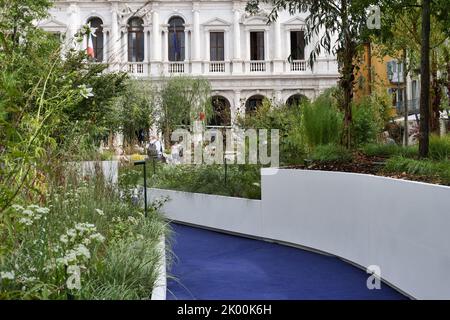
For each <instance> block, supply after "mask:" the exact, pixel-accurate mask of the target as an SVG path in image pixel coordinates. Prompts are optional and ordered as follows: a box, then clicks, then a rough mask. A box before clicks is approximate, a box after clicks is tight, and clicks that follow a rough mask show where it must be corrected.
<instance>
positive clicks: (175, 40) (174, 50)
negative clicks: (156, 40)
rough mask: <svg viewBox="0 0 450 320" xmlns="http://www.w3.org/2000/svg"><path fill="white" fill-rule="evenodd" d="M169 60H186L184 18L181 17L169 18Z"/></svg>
mask: <svg viewBox="0 0 450 320" xmlns="http://www.w3.org/2000/svg"><path fill="white" fill-rule="evenodd" d="M168 41H169V43H168V47H169V61H184V58H185V37H184V20H183V19H182V18H180V17H172V18H170V20H169V38H168Z"/></svg>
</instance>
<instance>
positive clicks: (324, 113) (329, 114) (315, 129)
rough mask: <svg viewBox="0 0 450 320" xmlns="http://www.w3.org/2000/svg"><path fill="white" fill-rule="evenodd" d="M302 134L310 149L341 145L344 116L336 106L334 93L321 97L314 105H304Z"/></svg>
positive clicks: (329, 92)
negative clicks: (320, 146)
mask: <svg viewBox="0 0 450 320" xmlns="http://www.w3.org/2000/svg"><path fill="white" fill-rule="evenodd" d="M301 125H302V132H303V135H304V137H305V142H306V143H307V145H308V147H309V148H310V149H314V148H315V147H316V146H319V145H327V144H336V143H339V141H340V138H341V133H342V114H341V113H340V112H339V111H338V110H337V108H336V106H335V100H333V97H332V91H331V90H328V91H326V92H325V93H324V94H322V95H320V96H319V97H318V98H317V99H316V100H315V101H314V102H313V103H304V104H303V105H302V122H301Z"/></svg>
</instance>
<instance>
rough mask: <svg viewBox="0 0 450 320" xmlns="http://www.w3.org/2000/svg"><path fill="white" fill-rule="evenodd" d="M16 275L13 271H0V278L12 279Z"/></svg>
mask: <svg viewBox="0 0 450 320" xmlns="http://www.w3.org/2000/svg"><path fill="white" fill-rule="evenodd" d="M15 277H16V274H15V273H14V271H8V272H0V279H2V280H3V279H8V280H14V279H15Z"/></svg>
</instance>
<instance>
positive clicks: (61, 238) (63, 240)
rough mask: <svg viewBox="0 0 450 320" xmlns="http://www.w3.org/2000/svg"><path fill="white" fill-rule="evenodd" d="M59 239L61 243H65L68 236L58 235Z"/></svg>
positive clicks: (67, 240)
mask: <svg viewBox="0 0 450 320" xmlns="http://www.w3.org/2000/svg"><path fill="white" fill-rule="evenodd" d="M59 241H61V242H62V243H65V244H67V243H68V242H69V238H68V237H67V235H66V234H63V235H62V236H61V237H59Z"/></svg>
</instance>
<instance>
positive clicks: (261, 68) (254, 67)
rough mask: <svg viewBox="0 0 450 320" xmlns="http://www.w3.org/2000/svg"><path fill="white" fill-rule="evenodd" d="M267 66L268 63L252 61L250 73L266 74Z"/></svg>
mask: <svg viewBox="0 0 450 320" xmlns="http://www.w3.org/2000/svg"><path fill="white" fill-rule="evenodd" d="M266 65H267V64H266V61H250V72H265V71H266V70H267V67H266Z"/></svg>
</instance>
